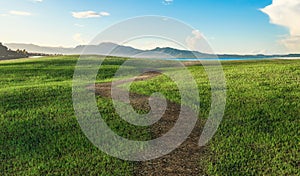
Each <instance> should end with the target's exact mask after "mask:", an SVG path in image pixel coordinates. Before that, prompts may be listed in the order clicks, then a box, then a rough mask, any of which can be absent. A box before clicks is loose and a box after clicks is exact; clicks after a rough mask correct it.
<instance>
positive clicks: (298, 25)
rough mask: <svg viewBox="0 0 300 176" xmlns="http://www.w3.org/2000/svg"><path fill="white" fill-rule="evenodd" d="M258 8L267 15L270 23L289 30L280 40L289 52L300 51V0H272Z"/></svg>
mask: <svg viewBox="0 0 300 176" xmlns="http://www.w3.org/2000/svg"><path fill="white" fill-rule="evenodd" d="M260 10H261V11H262V12H264V13H265V14H267V15H269V17H270V23H272V24H276V25H280V26H284V27H286V28H287V29H288V30H289V33H290V35H289V36H288V37H287V38H286V39H283V40H281V41H280V42H281V43H282V44H283V45H284V46H285V47H287V49H288V50H289V51H290V52H300V0H273V3H272V4H271V5H269V6H267V7H265V8H263V9H260Z"/></svg>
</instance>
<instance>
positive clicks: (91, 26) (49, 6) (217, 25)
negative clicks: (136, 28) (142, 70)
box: [0, 0, 300, 54]
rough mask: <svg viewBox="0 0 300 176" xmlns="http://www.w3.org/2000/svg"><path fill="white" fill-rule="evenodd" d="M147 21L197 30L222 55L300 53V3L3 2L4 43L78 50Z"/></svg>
mask: <svg viewBox="0 0 300 176" xmlns="http://www.w3.org/2000/svg"><path fill="white" fill-rule="evenodd" d="M143 15H162V16H168V17H172V18H176V19H178V20H181V21H183V22H185V23H187V24H189V25H191V26H192V27H194V28H195V29H198V30H199V31H200V32H201V33H202V34H203V35H204V36H205V37H206V38H207V40H208V41H209V43H210V44H211V46H212V47H213V48H214V50H215V51H216V52H217V53H264V54H268V53H286V52H298V53H300V47H297V46H300V24H299V22H300V19H299V17H300V0H273V2H272V0H76V1H75V0H74V1H71V0H9V1H0V23H1V27H0V35H1V36H0V40H1V42H4V43H34V44H38V45H44V46H65V47H70V46H76V45H79V44H87V43H89V41H90V40H91V39H92V38H93V37H94V36H95V35H97V34H98V33H99V32H101V31H102V30H104V29H105V28H107V27H109V26H110V25H113V24H115V23H117V22H119V21H122V20H124V19H128V18H132V17H136V16H143ZM297 20H298V21H299V22H298V21H297ZM298 24H299V25H298ZM170 30H171V29H170ZM134 47H137V48H141V49H147V48H149V49H151V48H152V47H153V46H152V45H149V46H146V45H145V46H134Z"/></svg>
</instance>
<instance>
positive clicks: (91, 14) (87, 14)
mask: <svg viewBox="0 0 300 176" xmlns="http://www.w3.org/2000/svg"><path fill="white" fill-rule="evenodd" d="M109 15H110V14H109V13H108V12H100V13H98V12H94V11H84V12H72V16H73V17H74V18H99V17H101V16H109Z"/></svg>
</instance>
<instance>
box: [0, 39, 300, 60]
mask: <svg viewBox="0 0 300 176" xmlns="http://www.w3.org/2000/svg"><path fill="white" fill-rule="evenodd" d="M5 45H6V46H7V47H8V48H10V49H12V50H17V49H21V50H23V49H25V50H26V51H28V52H32V53H45V54H64V55H70V54H82V53H83V52H84V54H94V55H111V56H121V57H151V58H161V57H173V58H196V57H198V58H215V57H216V55H212V54H206V53H201V52H198V51H189V50H179V49H175V48H170V47H163V48H160V47H157V48H155V49H152V50H140V49H136V48H133V47H130V46H123V45H118V44H115V43H109V42H107V43H100V44H99V45H79V46H76V47H75V48H64V47H43V46H38V45H34V44H21V43H6V44H5ZM217 56H218V57H219V58H235V57H237V58H243V57H248V58H251V57H300V54H288V55H263V54H258V55H235V54H219V55H217Z"/></svg>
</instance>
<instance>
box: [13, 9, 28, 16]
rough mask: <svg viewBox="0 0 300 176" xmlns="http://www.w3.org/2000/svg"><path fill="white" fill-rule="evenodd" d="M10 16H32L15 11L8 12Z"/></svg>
mask: <svg viewBox="0 0 300 176" xmlns="http://www.w3.org/2000/svg"><path fill="white" fill-rule="evenodd" d="M9 13H10V14H11V15H19V16H30V15H32V14H31V13H30V12H25V11H16V10H11V11H9Z"/></svg>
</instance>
